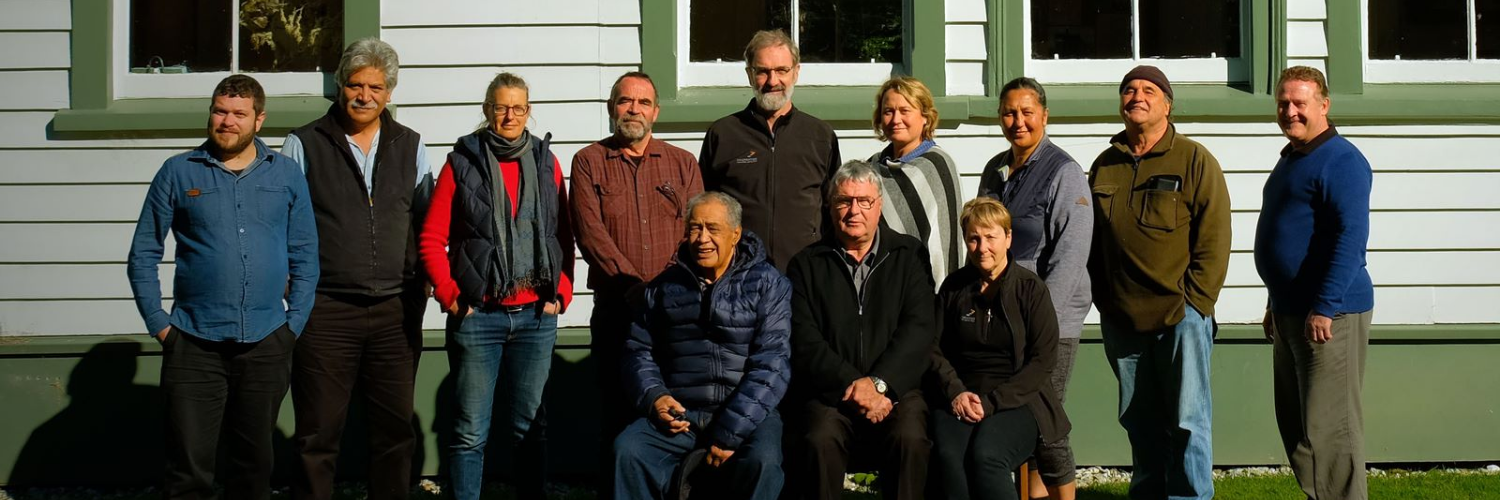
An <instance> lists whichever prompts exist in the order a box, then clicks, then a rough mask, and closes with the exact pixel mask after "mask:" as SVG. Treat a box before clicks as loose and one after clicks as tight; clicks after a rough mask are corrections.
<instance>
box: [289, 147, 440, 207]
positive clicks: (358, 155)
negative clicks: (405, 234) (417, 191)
mask: <svg viewBox="0 0 1500 500" xmlns="http://www.w3.org/2000/svg"><path fill="white" fill-rule="evenodd" d="M344 140H345V141H348V143H349V152H350V153H353V154H354V161H355V162H356V163H359V172H360V174H362V175H364V177H365V195H367V196H374V193H375V183H374V182H370V179H371V178H373V177H374V175H375V153H377V152H378V151H379V150H380V130H378V129H377V130H376V131H375V137H374V138H371V139H370V152H369V153H365V152H364V150H362V149H360V148H359V143H357V142H354V136H352V135H348V134H344ZM281 154H284V155H287V156H289V157H291V158H292V161H295V162H297V166H298V167H300V168H301V169H302V173H303V174H306V173H307V150H306V148H304V147H303V146H302V139H298V138H297V134H287V136H286V142H283V143H281ZM424 182H427V183H430V182H433V179H432V165H431V164H428V163H427V145H425V144H422V143H420V142H419V143H417V185H416V186H415V187H419V188H420V187H422V183H424ZM424 191H425V190H424ZM412 203H421V204H422V205H426V203H427V200H425V199H423V200H412Z"/></svg>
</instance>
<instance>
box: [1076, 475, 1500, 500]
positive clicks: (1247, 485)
mask: <svg viewBox="0 0 1500 500" xmlns="http://www.w3.org/2000/svg"><path fill="white" fill-rule="evenodd" d="M1128 489H1129V483H1106V484H1098V485H1092V486H1090V487H1088V488H1080V489H1079V490H1078V499H1079V500H1124V499H1126V498H1129V497H1128V496H1126V491H1127V490H1128ZM1214 497H1215V498H1221V499H1225V500H1240V499H1245V500H1304V499H1305V498H1306V497H1304V496H1302V490H1301V489H1300V488H1298V487H1297V480H1296V479H1293V478H1292V476H1291V475H1290V474H1288V475H1272V476H1263V477H1232V478H1224V479H1216V480H1214ZM1370 498H1374V499H1380V500H1428V499H1433V500H1436V499H1443V500H1480V499H1485V500H1491V499H1493V500H1500V475H1496V474H1473V473H1467V474H1462V473H1453V472H1441V471H1438V472H1418V473H1410V474H1399V473H1398V474H1392V475H1389V476H1383V477H1375V476H1372V477H1370Z"/></svg>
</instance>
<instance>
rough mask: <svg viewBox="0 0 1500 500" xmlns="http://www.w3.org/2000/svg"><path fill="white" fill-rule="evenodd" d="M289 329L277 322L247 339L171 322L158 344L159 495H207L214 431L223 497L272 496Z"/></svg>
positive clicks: (290, 338) (292, 342) (258, 498)
mask: <svg viewBox="0 0 1500 500" xmlns="http://www.w3.org/2000/svg"><path fill="white" fill-rule="evenodd" d="M295 344H296V336H295V335H293V334H292V331H291V330H290V329H288V328H287V327H286V325H282V326H281V327H280V328H277V329H276V331H275V332H272V333H271V335H270V336H269V337H266V338H265V339H263V340H261V341H260V342H256V343H253V344H249V343H237V342H211V341H207V340H203V339H199V338H197V337H194V336H192V335H190V334H188V333H186V332H183V331H182V330H179V329H177V328H176V327H173V328H172V331H171V332H170V333H169V334H168V335H167V339H166V340H165V341H164V342H163V344H162V364H161V388H162V392H163V393H164V395H165V398H166V404H167V421H166V433H165V436H166V450H165V451H166V453H165V455H166V459H167V463H166V480H165V484H164V485H163V487H162V498H166V499H178V498H185V499H213V498H216V496H215V493H214V471H215V470H216V467H217V465H218V464H217V458H218V450H219V445H220V442H219V440H220V437H221V436H222V438H223V439H224V443H223V445H224V449H225V450H224V451H225V453H224V456H225V458H226V459H228V460H229V463H228V464H227V466H226V467H225V472H226V473H225V475H224V477H223V478H222V479H223V482H224V491H225V495H224V496H225V497H226V498H229V499H252V500H264V499H267V498H270V497H271V468H272V448H271V443H272V436H273V433H275V432H276V415H277V414H278V413H280V411H281V400H282V399H284V398H286V390H287V381H288V379H289V378H290V376H291V375H290V374H291V360H292V348H293V346H294V345H295Z"/></svg>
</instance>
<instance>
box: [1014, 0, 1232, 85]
mask: <svg viewBox="0 0 1500 500" xmlns="http://www.w3.org/2000/svg"><path fill="white" fill-rule="evenodd" d="M1037 1H1045V0H1020V1H1019V2H1018V3H1020V4H1021V16H1022V19H1023V20H1024V22H1022V23H1021V29H1022V30H1023V31H1024V33H1023V36H1022V37H1021V40H1022V43H1023V44H1024V47H1023V48H1022V55H1024V56H1025V58H1026V59H1025V61H1024V62H1023V65H1025V67H1027V69H1028V71H1027V76H1031V77H1033V78H1036V79H1037V80H1039V81H1043V82H1055V83H1057V84H1080V83H1081V84H1090V83H1094V84H1100V83H1111V80H1113V79H1115V78H1118V77H1114V76H1110V75H1124V74H1125V73H1127V72H1129V71H1130V69H1131V68H1134V67H1136V66H1137V65H1140V64H1151V65H1155V66H1158V67H1160V68H1161V69H1162V71H1164V72H1166V73H1167V74H1170V75H1174V76H1173V82H1177V81H1181V82H1183V83H1207V84H1240V83H1243V82H1247V81H1249V79H1250V76H1251V75H1250V74H1249V71H1247V70H1248V66H1249V64H1250V61H1249V59H1248V58H1246V57H1245V54H1246V50H1245V45H1246V44H1245V42H1246V40H1248V39H1250V38H1251V37H1252V36H1253V31H1254V28H1255V27H1254V26H1253V23H1246V22H1244V20H1249V19H1250V17H1251V16H1250V14H1251V13H1252V12H1253V10H1252V9H1253V8H1254V7H1255V6H1254V5H1253V4H1254V3H1255V2H1254V0H1242V3H1241V4H1240V10H1241V11H1242V12H1241V20H1242V21H1241V23H1240V55H1238V56H1235V57H1198V58H1185V59H1150V58H1140V57H1139V52H1140V43H1141V42H1140V34H1139V32H1140V19H1139V17H1138V16H1137V17H1136V18H1133V19H1131V52H1132V55H1131V57H1130V58H1128V59H1055V60H1049V59H1037V58H1035V57H1033V56H1032V33H1033V30H1032V23H1031V18H1032V15H1031V14H1032V4H1033V3H1035V2H1037ZM1140 1H1141V0H1130V2H1131V10H1132V12H1138V11H1139V2H1140Z"/></svg>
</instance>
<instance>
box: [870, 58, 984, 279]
mask: <svg viewBox="0 0 1500 500" xmlns="http://www.w3.org/2000/svg"><path fill="white" fill-rule="evenodd" d="M872 121H873V125H874V127H875V133H876V136H877V137H878V138H880V140H882V141H890V143H891V145H890V146H886V147H885V148H884V149H882V150H880V152H879V153H875V155H874V156H871V157H870V163H872V164H874V165H875V170H876V172H879V173H880V180H881V184H883V185H884V186H885V192H886V194H887V195H888V196H889V198H887V199H886V200H885V212H884V213H883V214H882V215H883V217H881V219H880V221H881V222H882V223H884V224H885V225H886V226H887V227H890V228H891V229H892V230H894V231H896V232H898V233H901V234H905V235H908V236H911V237H913V238H916V239H917V240H919V241H921V242H922V244H923V246H925V247H927V255H928V258H929V261H930V264H931V265H932V277H933V282H934V283H941V282H942V281H943V277H944V276H947V275H948V273H951V272H953V270H955V269H958V267H959V266H960V265H962V264H963V260H962V259H963V257H962V255H963V253H962V252H963V244H962V243H960V240H962V238H960V237H959V234H958V209H959V205H960V204H961V203H963V198H962V196H963V195H961V194H959V192H958V191H959V180H958V164H957V163H954V161H953V157H951V156H948V153H946V152H944V151H943V150H942V148H939V147H938V146H937V142H935V141H934V140H933V133H934V132H936V131H937V126H938V111H937V107H936V106H935V105H934V103H933V100H932V91H930V90H928V89H927V86H926V85H923V84H922V82H921V81H920V80H917V79H916V78H912V77H909V76H898V77H895V78H891V79H890V80H886V82H885V84H884V85H881V86H880V92H878V93H876V94H875V116H874V118H873V120H872Z"/></svg>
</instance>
